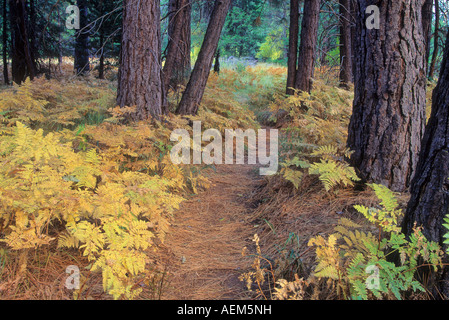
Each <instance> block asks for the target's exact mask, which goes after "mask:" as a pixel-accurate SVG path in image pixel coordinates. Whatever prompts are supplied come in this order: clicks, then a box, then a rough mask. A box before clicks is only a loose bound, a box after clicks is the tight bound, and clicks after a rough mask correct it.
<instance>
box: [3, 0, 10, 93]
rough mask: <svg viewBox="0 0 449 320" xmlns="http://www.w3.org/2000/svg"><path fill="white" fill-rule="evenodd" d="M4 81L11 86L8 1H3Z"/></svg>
mask: <svg viewBox="0 0 449 320" xmlns="http://www.w3.org/2000/svg"><path fill="white" fill-rule="evenodd" d="M2 4H3V43H2V44H3V80H4V81H5V84H6V85H9V74H8V29H7V28H8V23H7V13H6V10H7V5H6V0H3V3H2Z"/></svg>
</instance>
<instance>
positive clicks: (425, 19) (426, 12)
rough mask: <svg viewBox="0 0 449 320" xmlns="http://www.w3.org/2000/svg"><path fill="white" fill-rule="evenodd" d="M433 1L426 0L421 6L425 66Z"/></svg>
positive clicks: (430, 33) (427, 58) (428, 52)
mask: <svg viewBox="0 0 449 320" xmlns="http://www.w3.org/2000/svg"><path fill="white" fill-rule="evenodd" d="M433 1H434V0H426V2H425V3H424V6H423V8H422V24H423V34H424V45H425V48H426V66H427V64H428V63H429V56H430V40H431V37H432V32H431V31H432V27H431V26H432V17H433Z"/></svg>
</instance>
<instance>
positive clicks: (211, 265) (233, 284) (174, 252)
mask: <svg viewBox="0 0 449 320" xmlns="http://www.w3.org/2000/svg"><path fill="white" fill-rule="evenodd" d="M254 168H255V167H254V166H251V165H220V166H217V172H216V173H213V174H211V177H210V179H211V182H212V186H211V187H210V188H209V189H207V190H206V191H203V192H201V193H200V194H199V195H197V196H194V197H192V198H191V199H190V200H187V201H185V202H184V203H183V204H182V205H181V208H180V210H179V211H178V212H177V213H176V216H175V223H174V225H172V229H171V232H170V234H169V235H168V236H167V240H166V241H165V243H164V248H165V252H166V253H168V260H167V262H166V263H167V264H168V265H169V267H168V272H169V275H168V283H167V284H166V286H165V287H163V288H162V294H161V298H162V299H185V300H193V299H195V300H203V299H244V298H249V292H247V291H246V290H245V285H244V283H243V282H241V281H240V280H239V279H238V277H239V276H240V275H241V274H242V273H243V272H245V271H247V270H248V268H250V266H251V260H250V259H248V258H247V257H243V256H242V249H243V248H244V247H245V246H247V245H248V244H250V243H251V239H252V236H253V234H254V230H255V229H254V227H253V225H252V223H251V219H252V216H251V215H250V212H251V208H250V207H249V203H250V202H251V192H252V191H253V190H254V189H255V187H256V186H258V185H260V184H261V182H262V181H263V179H262V178H260V177H259V176H258V175H257V171H255V170H254Z"/></svg>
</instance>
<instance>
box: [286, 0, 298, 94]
mask: <svg viewBox="0 0 449 320" xmlns="http://www.w3.org/2000/svg"><path fill="white" fill-rule="evenodd" d="M298 34H299V0H290V28H289V36H288V53H287V59H288V62H287V65H288V68H287V91H286V92H287V94H289V95H292V94H294V93H295V90H294V88H295V80H296V72H297V69H296V61H297V59H298V41H299V39H298Z"/></svg>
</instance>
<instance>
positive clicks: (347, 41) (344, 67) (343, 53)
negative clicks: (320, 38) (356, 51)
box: [339, 0, 352, 88]
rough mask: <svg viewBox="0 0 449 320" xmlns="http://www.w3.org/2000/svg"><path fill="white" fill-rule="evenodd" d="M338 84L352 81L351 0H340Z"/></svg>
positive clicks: (345, 84)
mask: <svg viewBox="0 0 449 320" xmlns="http://www.w3.org/2000/svg"><path fill="white" fill-rule="evenodd" d="M339 9H340V10H339V11H340V12H339V14H340V85H341V86H342V87H345V88H347V87H348V84H349V83H351V82H352V35H351V0H340V2H339Z"/></svg>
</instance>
